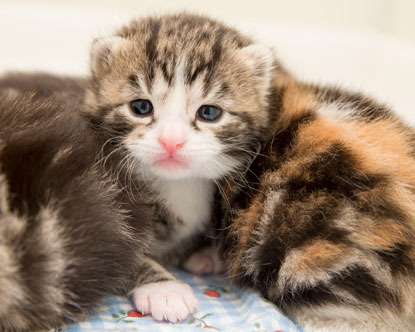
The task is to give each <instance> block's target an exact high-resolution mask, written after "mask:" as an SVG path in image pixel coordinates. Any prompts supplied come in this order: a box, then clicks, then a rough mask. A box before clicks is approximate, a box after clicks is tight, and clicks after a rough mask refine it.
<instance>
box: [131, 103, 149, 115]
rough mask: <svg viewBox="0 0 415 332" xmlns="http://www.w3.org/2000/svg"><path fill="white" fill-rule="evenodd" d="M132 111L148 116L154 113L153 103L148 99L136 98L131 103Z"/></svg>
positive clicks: (135, 113)
mask: <svg viewBox="0 0 415 332" xmlns="http://www.w3.org/2000/svg"><path fill="white" fill-rule="evenodd" d="M130 108H131V111H132V112H133V113H134V115H138V116H148V115H151V114H152V113H153V104H151V102H150V101H149V100H146V99H136V100H133V101H132V102H131V103H130Z"/></svg>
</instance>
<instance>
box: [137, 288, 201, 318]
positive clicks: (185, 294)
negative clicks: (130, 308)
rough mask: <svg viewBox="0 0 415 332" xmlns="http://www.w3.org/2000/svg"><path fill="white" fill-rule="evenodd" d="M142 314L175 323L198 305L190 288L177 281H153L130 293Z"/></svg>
mask: <svg viewBox="0 0 415 332" xmlns="http://www.w3.org/2000/svg"><path fill="white" fill-rule="evenodd" d="M130 294H131V295H132V298H133V301H134V305H135V306H136V308H137V310H138V311H139V312H141V313H142V314H143V315H148V314H151V315H152V316H153V318H154V319H156V320H159V321H169V322H172V323H176V322H178V321H181V320H184V319H186V318H187V317H188V316H189V315H191V314H192V313H194V312H195V311H196V309H197V307H198V305H199V302H198V300H197V298H196V297H195V295H194V293H193V290H192V288H191V287H190V286H189V285H187V284H184V283H182V282H179V281H162V282H155V283H151V284H147V285H143V286H140V287H136V288H134V289H133V291H132V292H131V293H130Z"/></svg>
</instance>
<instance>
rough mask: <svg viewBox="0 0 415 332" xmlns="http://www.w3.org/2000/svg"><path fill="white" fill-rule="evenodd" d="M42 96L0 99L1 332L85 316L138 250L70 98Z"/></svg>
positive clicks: (121, 281) (116, 287)
mask: <svg viewBox="0 0 415 332" xmlns="http://www.w3.org/2000/svg"><path fill="white" fill-rule="evenodd" d="M3 83H4V82H3ZM58 83H59V82H58ZM0 86H1V83H0ZM52 86H53V85H52ZM74 89H75V90H76V89H80V90H79V91H81V87H77V86H75V88H74ZM74 89H72V91H74ZM3 91H4V90H3ZM46 95H47V94H46V93H44V94H43V95H42V93H39V94H36V92H33V91H32V92H27V91H26V92H23V93H21V92H19V93H18V94H17V95H16V94H8V95H6V96H3V98H1V99H0V257H1V261H2V264H1V266H0V330H1V331H33V330H37V329H42V328H52V327H55V326H60V325H61V324H62V323H64V322H70V321H73V320H75V319H81V318H82V317H85V315H86V314H87V313H89V312H90V310H91V309H93V307H94V306H95V305H96V303H97V302H99V300H100V299H102V297H103V296H104V295H106V294H108V293H110V292H111V293H114V292H116V291H120V290H122V289H123V288H125V287H127V285H126V282H127V280H128V277H129V276H130V275H131V273H133V271H131V270H130V269H131V267H132V266H134V265H135V264H134V262H135V260H136V255H137V254H138V252H139V249H138V246H139V245H140V241H138V240H137V239H134V238H133V236H132V233H131V232H130V230H129V228H128V225H127V224H126V220H125V216H124V214H123V212H122V210H121V208H120V206H118V204H116V203H115V201H116V197H117V195H118V191H117V189H116V187H115V185H114V180H113V179H112V178H111V176H110V175H109V174H106V173H105V172H104V171H103V169H101V168H100V165H99V164H97V163H96V159H97V157H98V153H99V151H100V148H101V146H100V144H101V142H100V141H99V139H98V138H97V137H95V136H94V134H93V132H91V130H90V129H89V128H88V126H87V125H86V123H85V122H84V120H83V119H82V118H81V117H80V116H79V114H78V112H77V111H78V110H77V105H79V104H77V102H76V100H75V102H74V103H73V104H72V103H71V100H68V99H65V97H64V95H62V94H59V93H57V94H53V93H52V94H49V95H48V96H47V97H45V96H46ZM81 99H82V96H81ZM78 102H79V100H78ZM144 214H145V213H144V212H143V217H144Z"/></svg>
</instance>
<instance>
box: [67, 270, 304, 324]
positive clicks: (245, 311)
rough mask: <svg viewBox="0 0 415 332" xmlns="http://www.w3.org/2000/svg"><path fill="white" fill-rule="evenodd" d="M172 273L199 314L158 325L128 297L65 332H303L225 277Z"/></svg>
mask: <svg viewBox="0 0 415 332" xmlns="http://www.w3.org/2000/svg"><path fill="white" fill-rule="evenodd" d="M172 273H173V274H174V275H175V276H176V277H177V278H178V279H180V280H182V281H184V282H186V283H188V284H189V285H190V286H192V288H193V290H194V292H195V294H196V296H197V298H198V299H199V302H200V306H199V310H198V311H197V312H196V313H195V314H194V315H193V317H190V318H188V319H187V320H186V321H184V322H181V323H176V324H171V323H166V322H157V321H155V320H153V319H152V317H151V316H142V315H140V314H139V313H138V312H136V311H135V310H134V308H133V307H132V304H131V302H129V301H128V299H126V298H124V297H111V298H108V299H107V301H106V303H105V304H103V305H102V306H100V307H99V308H98V310H97V313H96V315H95V316H94V317H92V318H90V319H89V320H87V321H85V322H80V323H78V324H75V325H72V326H69V327H67V328H65V329H63V330H61V331H62V332H91V331H99V332H103V331H128V332H130V331H131V332H132V331H147V332H158V331H163V332H169V331H172V332H179V331H200V330H201V329H211V330H219V331H226V332H245V331H247V332H251V331H252V332H301V331H302V330H301V328H300V327H298V326H296V324H295V323H294V322H292V321H291V320H289V319H288V318H287V317H285V316H283V315H282V314H281V312H280V311H279V310H278V308H277V307H275V306H274V305H273V304H272V303H269V302H267V301H265V300H264V299H262V298H261V297H260V295H259V294H258V293H256V292H253V291H251V290H248V289H244V290H242V289H239V288H237V287H234V286H231V285H230V284H229V282H227V281H226V280H225V279H224V278H223V277H198V276H194V275H190V274H188V273H186V272H184V271H181V270H174V271H172Z"/></svg>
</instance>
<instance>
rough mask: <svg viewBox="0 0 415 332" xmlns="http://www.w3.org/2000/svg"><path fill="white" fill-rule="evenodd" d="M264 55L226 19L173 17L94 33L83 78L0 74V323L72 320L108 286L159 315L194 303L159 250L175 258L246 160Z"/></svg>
mask: <svg viewBox="0 0 415 332" xmlns="http://www.w3.org/2000/svg"><path fill="white" fill-rule="evenodd" d="M275 64H276V63H275V60H274V57H273V56H272V52H271V51H269V50H268V49H267V48H264V47H262V46H260V45H257V44H255V43H254V42H253V41H252V40H251V39H249V38H247V37H245V36H242V35H241V34H239V33H238V32H237V31H236V30H234V29H231V28H228V27H226V26H224V25H223V24H221V23H218V22H216V21H214V20H211V19H209V18H206V17H203V16H197V15H188V14H179V15H168V16H161V17H149V18H144V19H139V20H135V21H133V22H131V23H130V24H129V25H127V26H125V27H123V28H121V29H120V30H119V31H117V32H116V33H115V34H114V35H112V36H110V37H108V38H104V39H99V40H97V41H96V42H95V43H94V45H93V48H92V58H91V68H92V77H91V79H90V81H89V82H87V81H82V80H69V81H67V82H66V83H64V82H63V81H59V79H57V78H52V79H51V80H49V79H48V78H47V77H46V78H45V77H43V78H45V79H43V78H42V77H39V76H38V77H36V78H33V77H32V78H30V77H26V78H23V79H22V82H26V83H28V84H29V86H26V85H25V84H19V82H18V81H16V80H15V79H16V78H13V77H11V78H10V77H8V78H6V79H5V80H6V81H7V82H5V83H4V84H3V89H2V90H3V92H0V102H1V104H0V118H1V121H0V140H1V142H2V149H1V152H0V165H1V166H0V167H1V168H0V170H1V175H2V182H1V188H2V193H1V196H0V198H1V202H2V205H1V209H2V210H1V219H0V221H1V223H0V225H1V227H2V228H1V229H2V232H3V233H2V235H0V241H2V242H0V243H1V247H0V248H1V250H0V253H1V255H2V256H4V257H5V259H4V260H5V262H7V264H4V265H3V266H2V267H0V289H2V290H4V291H2V292H0V294H1V295H0V297H1V301H0V302H1V303H2V304H1V306H0V326H2V328H3V330H5V331H13V330H33V329H35V328H40V327H51V326H57V325H59V324H61V323H62V322H66V321H71V320H75V319H80V318H82V317H84V316H85V314H86V313H87V312H89V310H90V309H91V308H93V306H94V304H95V303H96V302H97V301H98V300H99V299H100V298H101V297H102V295H105V294H108V293H113V292H115V291H116V290H121V292H129V294H130V295H131V296H132V298H133V300H134V303H135V305H136V307H137V309H138V310H140V311H141V312H143V313H151V314H152V315H153V317H155V318H156V319H160V320H161V319H165V320H169V321H173V322H174V321H177V320H181V319H184V318H185V317H187V316H188V315H189V314H191V313H192V312H194V311H195V309H196V307H197V300H196V298H195V296H194V294H193V292H192V291H191V289H190V288H189V287H188V286H187V285H184V284H183V283H180V282H178V281H177V280H175V279H174V277H173V276H172V275H171V274H169V273H168V272H167V271H166V270H165V269H164V268H163V267H161V265H159V264H158V263H157V261H158V262H160V263H163V264H165V263H173V264H179V263H183V258H182V257H183V255H182V254H183V253H184V252H187V251H188V250H187V247H188V246H187V244H186V243H190V244H191V245H194V244H195V241H194V240H193V239H194V238H195V237H197V236H198V235H199V234H203V233H206V232H208V231H207V229H208V228H210V227H209V226H210V225H209V221H210V219H211V214H212V204H213V200H214V195H215V191H216V189H215V182H216V181H217V180H218V179H220V178H222V177H223V176H224V175H226V174H228V173H229V172H232V171H234V170H235V169H239V168H240V167H245V166H244V165H245V161H246V158H247V156H246V154H244V153H242V152H243V151H246V149H247V147H248V146H250V145H249V144H248V145H247V146H246V145H243V146H240V145H238V144H237V140H235V139H236V138H238V135H239V133H240V126H245V125H247V121H248V120H249V119H248V118H246V117H245V113H246V111H252V112H255V111H256V110H257V111H259V110H260V109H261V108H263V107H266V98H267V91H268V86H269V78H270V76H271V68H272V67H273V66H274V65H275ZM53 80H56V81H53ZM84 84H85V85H84ZM0 86H1V83H0ZM22 86H25V87H24V88H22ZM85 86H87V94H86V103H85V105H84V104H83V101H82V100H83V94H84V88H85ZM34 90H35V91H36V92H35V93H34V92H33V91H34ZM258 114H260V113H259V112H258ZM259 129H260V128H259ZM258 134H259V135H260V132H259V133H258ZM252 138H253V140H252V142H255V139H254V137H252ZM9 220H13V221H14V222H15V224H16V225H14V224H13V223H11V222H10V221H9ZM9 234H12V235H9ZM10 239H12V240H10ZM185 244H186V245H185ZM202 263H203V264H205V263H209V262H202ZM203 264H202V265H203ZM186 266H187V267H188V268H189V269H194V268H195V266H194V264H193V265H192V264H190V265H189V264H187V265H186ZM197 269H199V268H198V267H197ZM202 269H203V268H202ZM85 283H86V284H85Z"/></svg>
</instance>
